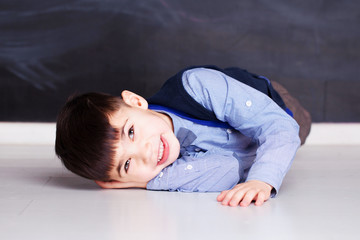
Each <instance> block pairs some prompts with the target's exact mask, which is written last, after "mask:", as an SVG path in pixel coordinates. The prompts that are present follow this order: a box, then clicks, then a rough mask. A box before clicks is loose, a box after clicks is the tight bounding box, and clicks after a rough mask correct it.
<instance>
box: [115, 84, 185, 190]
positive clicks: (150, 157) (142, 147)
mask: <svg viewBox="0 0 360 240" xmlns="http://www.w3.org/2000/svg"><path fill="white" fill-rule="evenodd" d="M122 97H123V101H124V104H123V106H122V107H121V108H120V110H118V111H117V112H115V113H114V114H112V116H111V117H110V124H111V125H112V126H113V127H115V128H117V129H119V140H118V141H117V143H116V145H115V147H116V150H115V152H116V154H115V158H114V168H113V169H112V171H111V172H110V177H111V179H112V180H115V181H120V182H124V183H131V182H134V183H147V182H148V181H150V180H151V179H152V178H154V177H155V176H157V175H158V174H159V173H160V172H161V170H162V169H163V168H165V167H167V166H169V165H170V164H171V163H173V162H174V161H175V160H176V159H177V157H178V155H179V152H180V144H179V141H178V140H177V138H176V136H175V134H174V131H173V125H172V120H171V118H170V117H169V116H167V115H166V114H162V113H158V112H155V111H152V110H149V109H148V104H147V102H146V100H145V99H144V98H142V97H141V96H139V95H136V94H134V93H132V92H129V91H124V92H123V93H122Z"/></svg>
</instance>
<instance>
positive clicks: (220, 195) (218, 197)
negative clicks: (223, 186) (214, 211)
mask: <svg viewBox="0 0 360 240" xmlns="http://www.w3.org/2000/svg"><path fill="white" fill-rule="evenodd" d="M228 191H230V190H225V191H222V192H221V193H220V194H219V195H218V196H217V198H216V200H217V201H218V202H221V201H222V200H224V198H225V196H226V193H227V192H228Z"/></svg>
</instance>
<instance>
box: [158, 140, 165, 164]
mask: <svg viewBox="0 0 360 240" xmlns="http://www.w3.org/2000/svg"><path fill="white" fill-rule="evenodd" d="M163 154H164V143H163V142H162V141H160V149H159V156H158V162H160V160H161V158H162V157H163Z"/></svg>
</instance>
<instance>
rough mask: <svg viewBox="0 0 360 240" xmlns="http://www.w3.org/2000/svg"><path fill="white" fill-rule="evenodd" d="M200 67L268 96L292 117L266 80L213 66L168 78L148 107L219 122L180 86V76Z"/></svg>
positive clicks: (233, 68)
mask: <svg viewBox="0 0 360 240" xmlns="http://www.w3.org/2000/svg"><path fill="white" fill-rule="evenodd" d="M200 67H202V68H209V69H214V70H217V71H220V72H222V73H224V74H226V75H228V76H230V77H232V78H234V79H236V80H238V81H240V82H242V83H244V84H246V85H249V86H251V87H253V88H255V89H257V90H258V91H261V92H262V93H264V94H266V95H267V96H269V97H270V98H271V99H272V100H273V101H274V102H276V103H277V104H278V105H279V106H280V107H281V108H282V109H284V111H286V112H287V113H289V114H290V115H292V113H291V111H289V109H287V108H286V106H285V103H284V102H283V100H282V98H281V97H280V95H279V94H278V93H277V92H276V91H275V89H274V88H273V87H272V85H271V83H270V81H269V80H268V79H267V78H265V77H263V76H258V75H256V74H253V73H249V72H248V71H246V70H244V69H241V68H237V67H232V68H225V69H221V68H218V67H216V66H213V65H208V66H194V67H188V68H185V69H183V70H181V71H180V72H178V73H177V74H175V75H174V76H172V77H171V78H169V79H168V80H167V81H166V82H165V84H164V85H163V86H162V87H161V89H160V90H159V92H157V93H156V94H155V95H154V96H152V97H150V98H149V99H147V101H148V103H149V104H150V105H160V106H164V107H167V108H170V109H176V112H180V114H178V115H180V116H183V115H186V116H189V118H195V119H199V120H205V121H215V122H218V121H219V120H218V119H217V118H216V116H215V114H214V113H213V112H212V111H209V110H208V109H206V108H204V107H203V106H202V105H201V104H199V103H198V102H196V101H195V100H194V99H193V98H192V97H191V96H190V95H189V94H188V93H187V92H186V90H185V88H184V86H183V84H182V75H183V73H184V72H185V71H187V70H190V69H193V68H200ZM150 108H151V109H153V110H155V109H159V108H158V107H156V106H150ZM183 113H184V114H183ZM205 125H206V124H205Z"/></svg>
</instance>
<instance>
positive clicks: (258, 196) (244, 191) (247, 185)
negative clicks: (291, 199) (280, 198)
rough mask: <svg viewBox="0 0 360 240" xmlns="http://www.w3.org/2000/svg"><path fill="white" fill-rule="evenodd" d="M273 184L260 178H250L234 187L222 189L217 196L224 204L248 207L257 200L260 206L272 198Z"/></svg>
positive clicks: (256, 203) (257, 204) (256, 202)
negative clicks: (259, 179)
mask: <svg viewBox="0 0 360 240" xmlns="http://www.w3.org/2000/svg"><path fill="white" fill-rule="evenodd" d="M272 188H273V187H272V186H271V185H269V184H267V183H265V182H262V181H258V180H250V181H247V182H244V183H240V184H238V185H236V186H235V187H234V188H233V189H230V190H226V191H222V192H221V193H220V195H219V196H218V197H217V200H218V202H221V204H222V205H229V206H232V207H235V206H237V205H239V203H240V206H242V207H247V206H249V205H250V203H251V202H252V201H253V200H255V205H256V206H260V205H262V204H263V203H264V202H265V201H266V200H268V199H269V198H270V193H271V190H272Z"/></svg>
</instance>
